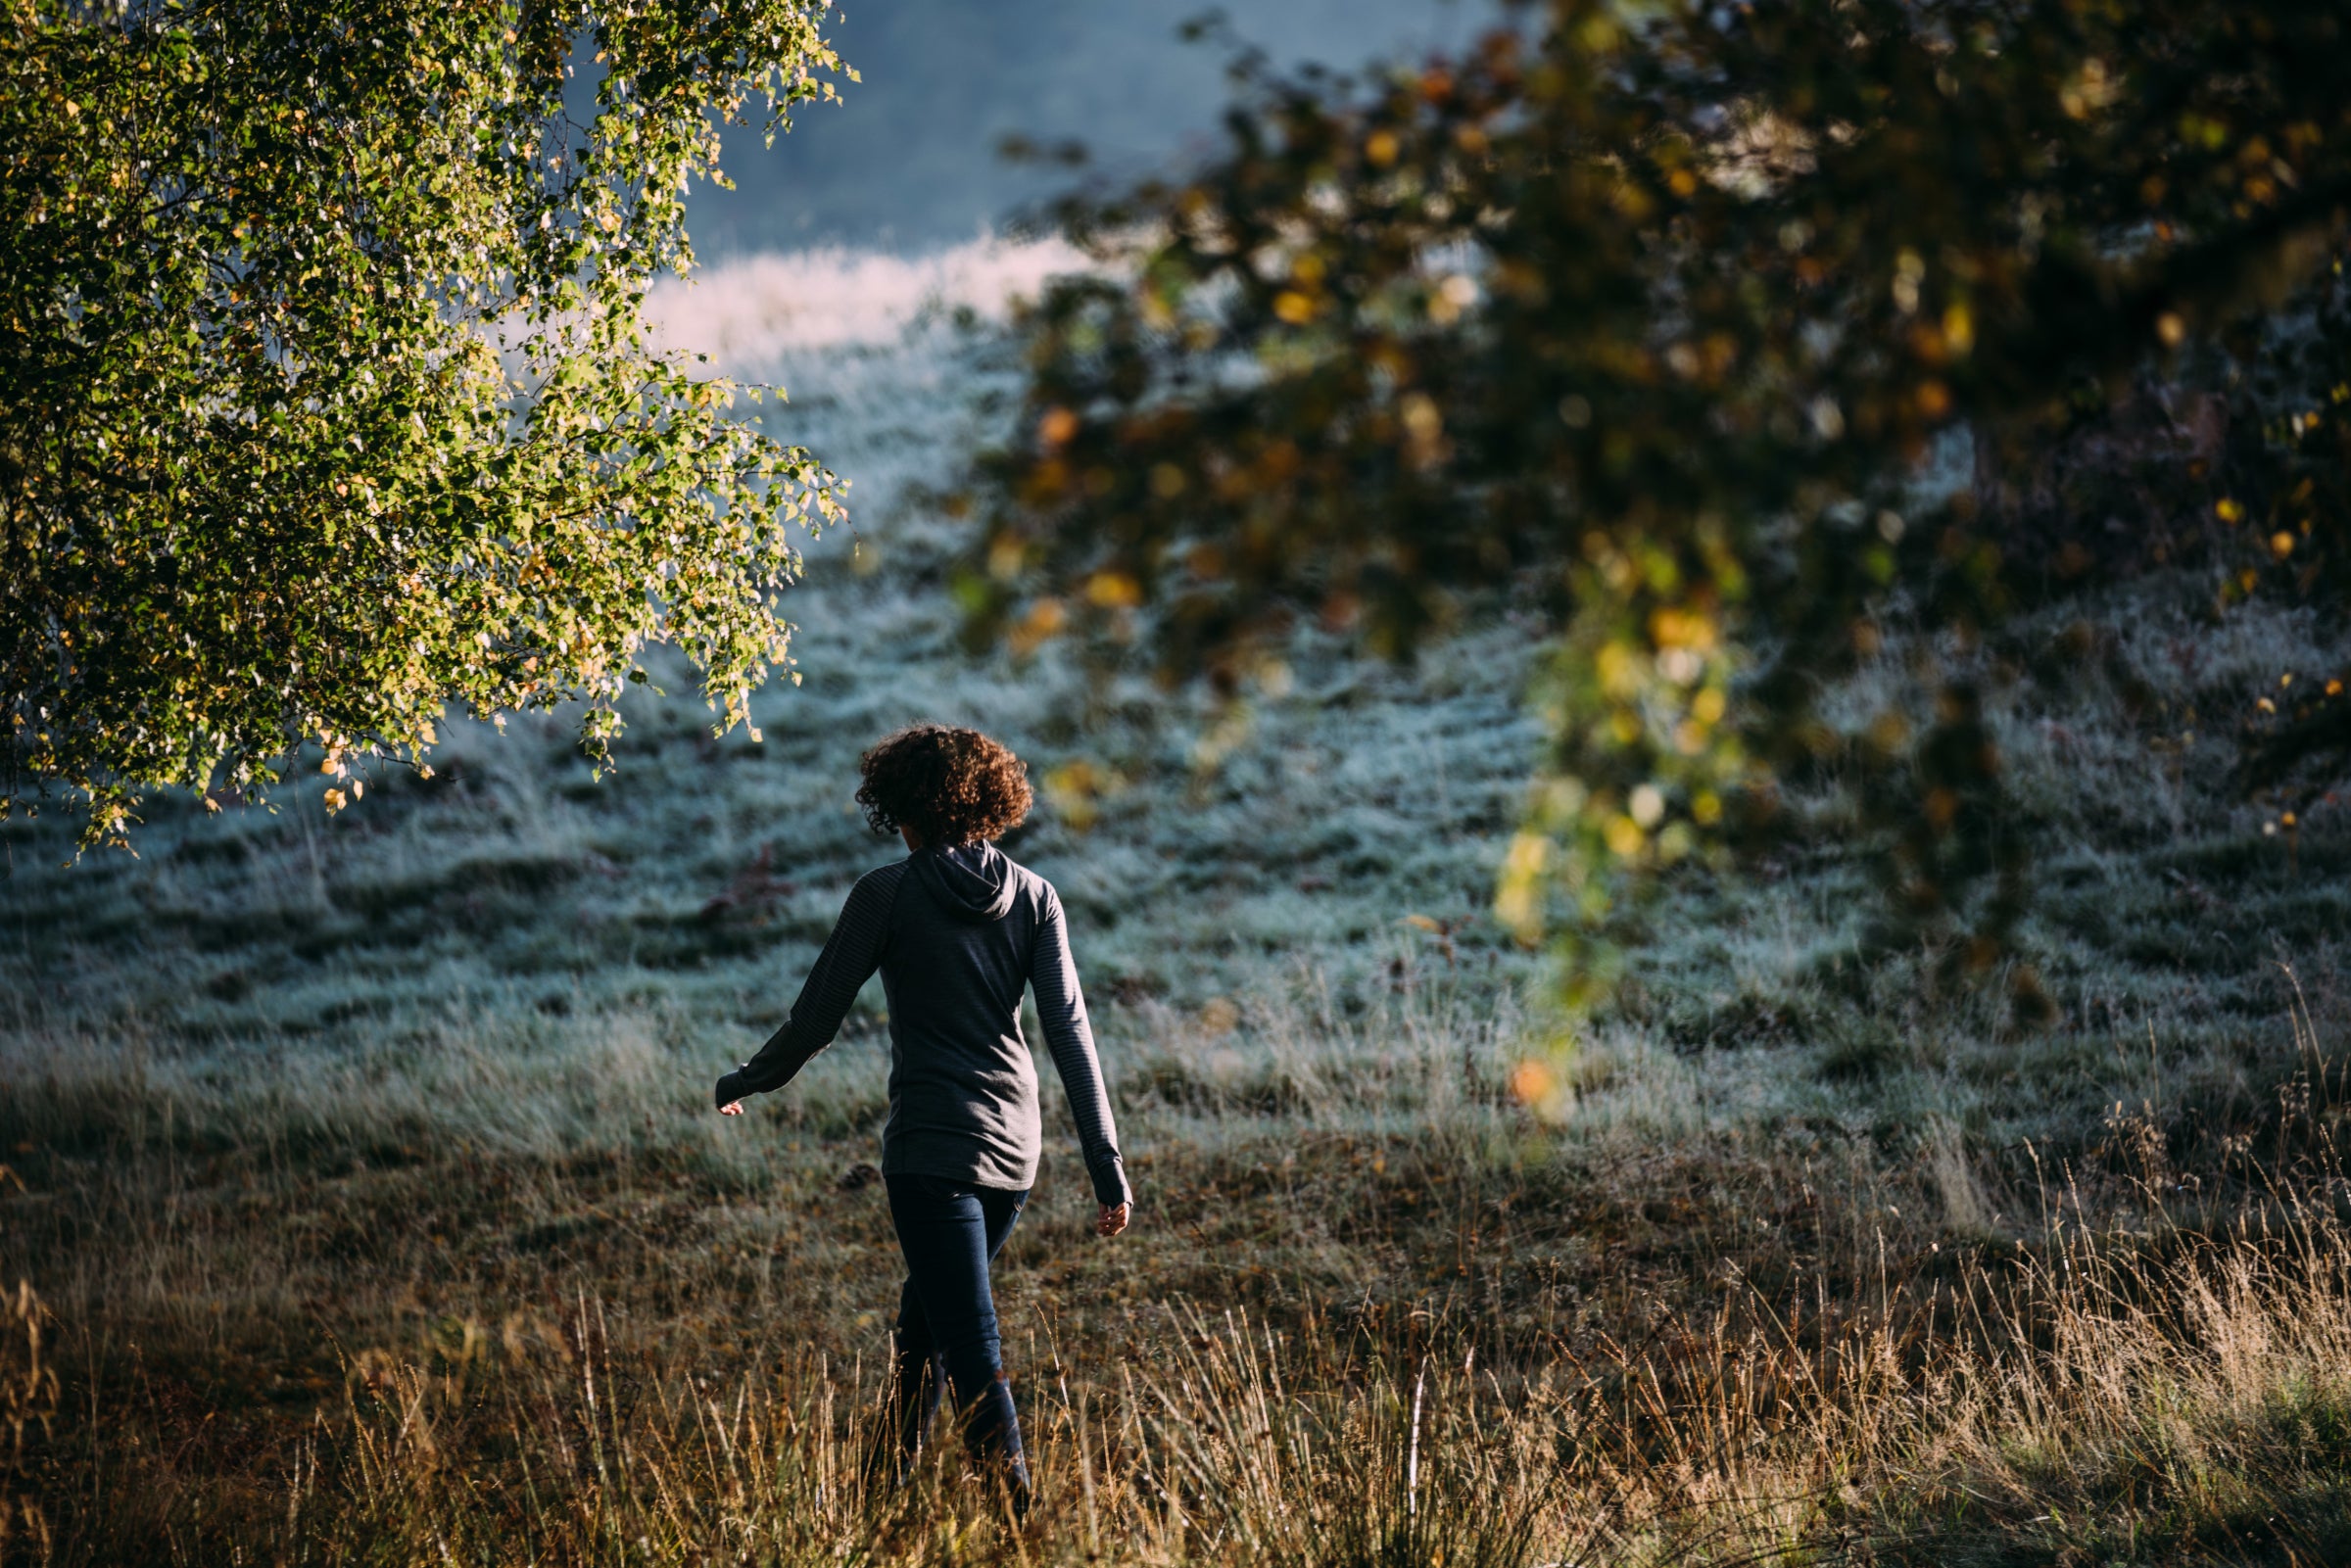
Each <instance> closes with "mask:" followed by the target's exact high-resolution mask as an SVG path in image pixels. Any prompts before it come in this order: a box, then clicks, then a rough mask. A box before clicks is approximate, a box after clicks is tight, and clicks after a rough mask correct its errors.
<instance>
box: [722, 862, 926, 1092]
mask: <svg viewBox="0 0 2351 1568" xmlns="http://www.w3.org/2000/svg"><path fill="white" fill-rule="evenodd" d="M905 872H906V865H905V862H903V861H900V862H898V863H897V864H895V865H891V866H885V867H883V868H882V869H881V870H879V871H876V872H870V873H868V874H867V875H866V876H864V877H861V878H859V879H858V880H857V885H856V886H854V887H852V888H850V889H849V897H848V901H847V902H846V903H844V904H842V905H841V907H840V920H838V921H836V922H835V923H834V926H833V934H832V935H831V936H829V937H827V938H826V939H825V950H824V951H823V952H822V953H819V954H818V955H817V957H816V964H815V966H814V967H813V968H811V969H810V970H809V971H808V978H807V980H806V982H805V983H803V984H802V985H801V986H800V994H799V998H798V999H797V1000H796V1001H794V1002H793V1003H792V1015H791V1017H789V1018H787V1019H786V1020H785V1021H784V1026H783V1027H782V1028H780V1029H778V1030H776V1032H775V1033H774V1034H772V1035H770V1036H769V1037H768V1041H767V1043H766V1044H765V1045H763V1046H761V1047H760V1048H759V1053H758V1055H756V1056H754V1057H752V1058H751V1059H750V1060H749V1061H748V1062H745V1063H744V1065H743V1066H742V1067H740V1068H738V1069H735V1070H734V1071H732V1072H729V1073H727V1074H726V1075H724V1076H723V1077H721V1078H720V1079H719V1080H718V1103H719V1104H720V1105H722V1106H724V1105H731V1104H732V1103H734V1102H735V1101H737V1100H740V1099H742V1098H743V1097H744V1095H746V1094H765V1093H766V1092H767V1091H769V1090H771V1089H781V1088H782V1087H784V1085H786V1084H787V1083H790V1082H791V1081H792V1076H793V1074H795V1073H797V1072H798V1071H799V1070H800V1069H801V1068H803V1067H805V1066H807V1064H808V1059H809V1058H810V1057H812V1056H814V1055H816V1053H817V1052H819V1051H822V1050H823V1049H824V1048H825V1047H826V1046H828V1045H831V1044H832V1043H833V1036H834V1035H836V1034H838V1033H840V1021H841V1020H842V1019H844V1018H846V1017H848V1013H849V1005H850V1004H851V1003H853V1002H855V1001H856V1000H857V993H858V991H860V990H862V989H863V988H864V986H865V982H866V981H867V980H869V979H872V978H873V975H874V971H875V970H877V969H879V968H880V967H881V965H882V953H883V949H884V948H885V947H887V946H888V942H889V914H890V910H891V909H892V907H894V906H895V904H896V903H897V897H898V883H899V881H900V880H901V879H903V878H904V876H905Z"/></svg>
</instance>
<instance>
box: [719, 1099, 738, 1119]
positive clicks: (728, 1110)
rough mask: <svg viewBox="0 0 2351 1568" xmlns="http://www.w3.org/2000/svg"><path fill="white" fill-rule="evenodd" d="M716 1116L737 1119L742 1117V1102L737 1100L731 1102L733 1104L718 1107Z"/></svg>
mask: <svg viewBox="0 0 2351 1568" xmlns="http://www.w3.org/2000/svg"><path fill="white" fill-rule="evenodd" d="M718 1114H719V1115H720V1116H722V1117H739V1116H742V1115H743V1102H742V1101H741V1100H737V1101H734V1102H733V1103H731V1104H728V1105H722V1106H720V1107H719V1108H718Z"/></svg>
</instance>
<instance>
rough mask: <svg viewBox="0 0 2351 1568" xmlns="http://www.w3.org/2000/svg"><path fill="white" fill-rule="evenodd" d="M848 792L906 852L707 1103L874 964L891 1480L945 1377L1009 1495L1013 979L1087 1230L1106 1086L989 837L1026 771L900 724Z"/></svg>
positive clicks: (1023, 1123) (1019, 1061)
mask: <svg viewBox="0 0 2351 1568" xmlns="http://www.w3.org/2000/svg"><path fill="white" fill-rule="evenodd" d="M861 771H862V773H863V776H864V779H863V783H862V784H860V785H859V786H858V789H857V800H858V803H859V804H861V805H862V806H864V808H865V814H866V819H867V820H868V821H869V822H871V823H872V824H873V827H874V831H875V832H879V833H888V832H892V831H895V832H897V833H898V834H899V835H900V836H901V837H903V838H904V839H905V841H906V847H907V849H908V850H909V851H910V853H909V854H908V855H907V857H906V858H905V859H904V860H901V861H897V862H894V863H893V864H890V865H888V866H884V867H883V868H881V869H880V870H879V871H875V872H869V873H868V874H867V875H866V876H864V877H863V878H860V879H858V882H857V885H856V886H855V887H853V888H852V889H850V891H849V897H848V902H847V903H846V904H844V905H843V906H842V907H841V911H840V921H839V922H838V923H837V924H836V925H835V926H834V927H833V934H832V936H831V937H830V938H829V939H828V940H827V941H826V943H825V949H824V951H823V952H822V953H820V954H819V955H817V960H816V967H815V968H814V969H813V970H811V971H810V972H809V974H808V979H807V983H806V984H804V985H802V986H801V987H800V994H799V999H798V1000H797V1001H795V1002H793V1003H792V1014H791V1016H790V1017H789V1018H787V1019H786V1020H785V1021H784V1026H783V1027H782V1028H780V1029H778V1030H777V1031H776V1032H775V1034H774V1035H773V1036H772V1037H771V1038H770V1039H769V1040H768V1042H767V1043H766V1044H765V1045H763V1046H761V1047H760V1048H759V1053H758V1055H756V1056H754V1057H752V1058H751V1059H750V1061H748V1062H745V1063H744V1065H743V1066H742V1067H740V1068H738V1069H735V1070H734V1071H732V1072H729V1073H727V1074H726V1075H725V1076H724V1077H722V1078H720V1079H719V1080H718V1108H719V1111H720V1112H721V1114H723V1115H726V1116H740V1115H742V1113H743V1104H742V1102H743V1097H744V1095H746V1094H759V1093H764V1092H766V1091H767V1090H770V1089H780V1088H782V1087H783V1086H784V1085H785V1084H787V1083H789V1082H791V1081H792V1075H793V1074H794V1073H796V1072H798V1071H799V1070H800V1068H801V1066H802V1065H803V1064H805V1063H806V1062H807V1061H808V1059H809V1058H810V1057H812V1056H814V1055H816V1053H817V1052H819V1051H821V1050H823V1049H824V1048H825V1047H826V1046H827V1045H830V1044H831V1043H832V1041H833V1036H834V1034H835V1032H836V1031H838V1030H839V1029H840V1021H841V1019H842V1018H843V1017H844V1016H846V1015H847V1013H848V1010H849V1004H850V1003H851V1002H853V1001H855V1000H856V998H857V992H858V989H859V988H860V987H861V986H863V985H864V984H865V982H866V980H867V979H868V978H869V977H870V976H871V975H872V974H873V973H874V971H875V970H877V969H879V970H880V971H881V972H882V985H883V989H884V990H885V992H886V993H887V994H888V1004H889V1117H888V1120H887V1121H886V1122H884V1123H883V1127H882V1178H883V1180H884V1182H885V1183H886V1184H887V1185H888V1192H889V1216H890V1220H891V1222H892V1223H893V1224H894V1225H895V1226H896V1228H897V1233H898V1245H899V1247H900V1248H901V1249H902V1250H903V1251H904V1252H905V1255H906V1288H905V1290H904V1291H903V1292H902V1293H901V1295H900V1297H899V1302H898V1321H897V1331H896V1352H897V1354H896V1368H895V1377H894V1389H893V1394H892V1420H893V1425H894V1427H895V1440H896V1443H897V1445H898V1474H899V1475H900V1476H901V1477H903V1476H904V1475H905V1474H906V1473H907V1470H908V1468H909V1467H910V1465H911V1463H912V1460H913V1457H914V1454H915V1452H916V1451H917V1450H918V1449H919V1448H920V1447H921V1443H922V1438H923V1434H924V1433H925V1431H927V1430H928V1428H929V1426H930V1424H931V1418H932V1416H933V1414H934V1412H935V1411H936V1409H937V1407H938V1400H939V1393H940V1387H941V1383H942V1380H943V1382H944V1384H945V1385H946V1386H947V1387H950V1388H952V1389H953V1390H954V1394H955V1406H956V1409H957V1411H958V1413H959V1414H960V1415H961V1417H962V1419H963V1421H964V1430H965V1436H966V1441H967V1442H968V1443H969V1444H970V1445H971V1449H972V1451H973V1452H974V1453H975V1454H977V1455H979V1456H981V1457H982V1458H983V1459H984V1460H986V1461H990V1462H992V1463H994V1464H995V1465H998V1466H1000V1467H1001V1468H1000V1473H1001V1474H1002V1476H1003V1478H1004V1481H1005V1483H1006V1485H1007V1486H1008V1487H1009V1489H1010V1492H1011V1496H1012V1501H1013V1506H1014V1508H1015V1509H1016V1510H1025V1509H1026V1508H1027V1506H1028V1500H1029V1472H1028V1466H1027V1464H1026V1463H1025V1462H1024V1460H1023V1458H1022V1453H1021V1424H1020V1418H1019V1416H1018V1415H1017V1414H1016V1413H1015V1411H1014V1409H1013V1403H1012V1387H1011V1385H1010V1383H1009V1382H1007V1381H1006V1379H1005V1376H1004V1363H1003V1352H1002V1342H1001V1336H1000V1334H999V1333H998V1330H997V1326H996V1307H995V1298H994V1294H993V1293H992V1292H991V1291H990V1289H989V1287H988V1264H989V1263H990V1262H992V1261H993V1260H994V1259H995V1256H996V1254H997V1253H998V1252H1000V1251H1002V1250H1003V1246H1004V1241H1005V1238H1006V1237H1008V1236H1009V1235H1011V1234H1012V1227H1013V1223H1014V1221H1015V1220H1017V1219H1019V1217H1020V1213H1021V1206H1022V1204H1024V1203H1025V1202H1026V1201H1027V1200H1028V1197H1029V1188H1030V1185H1031V1184H1032V1182H1033V1181H1034V1180H1035V1179H1036V1163H1037V1155H1038V1149H1039V1145H1040V1143H1041V1140H1042V1132H1041V1128H1040V1125H1039V1118H1038V1116H1037V1105H1036V1067H1035V1064H1034V1062H1033V1060H1032V1058H1031V1056H1030V1052H1029V1044H1028V1041H1027V1040H1025V1039H1024V1038H1023V1037H1022V1034H1021V992H1022V989H1023V988H1024V987H1025V986H1033V987H1034V988H1035V991H1036V1013H1037V1018H1038V1020H1039V1021H1040V1022H1042V1024H1043V1027H1044V1035H1045V1044H1046V1047H1047V1048H1048V1049H1049V1050H1050V1051H1051V1052H1052V1055H1053V1065H1054V1067H1055V1068H1057V1069H1059V1070H1060V1072H1061V1081H1062V1086H1063V1087H1064V1088H1065V1089H1067V1090H1068V1091H1069V1099H1070V1109H1071V1111H1072V1113H1073V1114H1074V1115H1075V1117H1076V1118H1077V1122H1078V1139H1079V1143H1080V1147H1081V1148H1082V1149H1083V1150H1084V1154H1085V1166H1086V1170H1087V1172H1088V1173H1089V1174H1090V1175H1091V1177H1092V1179H1093V1188H1094V1198H1095V1200H1096V1202H1097V1203H1099V1204H1100V1206H1101V1212H1100V1214H1099V1216H1098V1217H1097V1218H1096V1220H1095V1225H1094V1228H1095V1230H1096V1231H1097V1232H1098V1233H1099V1234H1101V1235H1104V1236H1115V1235H1117V1234H1118V1233H1119V1232H1120V1231H1122V1230H1124V1229H1126V1228H1127V1218H1128V1207H1129V1204H1130V1203H1131V1201H1132V1195H1131V1194H1130V1193H1129V1192H1128V1186H1127V1175H1126V1168H1125V1165H1124V1164H1123V1163H1122V1162H1121V1160H1120V1158H1119V1145H1118V1134H1117V1129H1116V1128H1115V1127H1113V1126H1112V1124H1111V1117H1110V1096H1109V1094H1108V1093H1107V1092H1106V1090H1105V1089H1104V1087H1103V1083H1102V1069H1101V1066H1100V1064H1099V1063H1098V1062H1097V1061H1096V1060H1095V1057H1094V1039H1093V1033H1092V1031H1091V1029H1089V1028H1088V1027H1087V1024H1086V1020H1085V1000H1084V998H1083V997H1082V996H1081V995H1080V993H1079V989H1078V968H1077V965H1076V964H1075V963H1074V962H1072V960H1071V958H1070V938H1069V927H1068V923H1067V921H1066V920H1065V918H1064V916H1063V914H1062V908H1061V898H1060V896H1059V895H1058V894H1057V893H1055V892H1054V890H1053V886H1052V884H1051V883H1050V882H1048V881H1046V880H1045V879H1043V878H1041V877H1039V876H1037V875H1036V874H1035V873H1034V872H1032V871H1030V870H1028V869H1027V868H1026V867H1022V866H1018V865H1015V864H1014V863H1013V862H1012V861H1011V860H1009V859H1007V858H1006V857H1005V855H1004V853H1003V851H1001V850H999V849H998V848H996V846H995V843H994V840H995V839H997V838H999V837H1001V836H1002V835H1003V834H1004V833H1006V832H1009V831H1010V830H1012V829H1013V828H1015V827H1017V826H1018V825H1019V824H1020V822H1021V821H1022V819H1023V818H1025V817H1027V816H1028V815H1029V805H1030V792H1029V778H1028V770H1027V769H1026V768H1025V767H1024V766H1023V765H1022V763H1021V761H1020V759H1019V758H1017V757H1015V756H1014V755H1013V754H1012V753H1011V752H1010V751H1008V750H1006V749H1005V748H1004V747H1003V746H1001V745H999V744H997V743H996V742H995V741H993V740H991V739H989V738H988V737H987V736H984V735H982V734H980V733H979V732H978V731H975V730H954V729H948V728H946V727H944V726H941V725H917V726H915V727H914V728H912V729H907V730H900V731H899V732H897V733H896V734H895V735H892V736H888V737H887V738H885V739H884V740H883V741H882V742H881V743H880V744H878V745H876V746H875V747H874V748H873V749H872V750H871V751H868V752H867V753H866V754H865V757H864V759H863V761H862V764H861Z"/></svg>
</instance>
